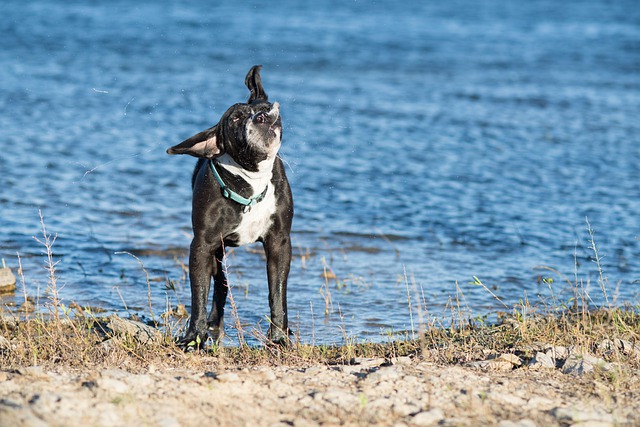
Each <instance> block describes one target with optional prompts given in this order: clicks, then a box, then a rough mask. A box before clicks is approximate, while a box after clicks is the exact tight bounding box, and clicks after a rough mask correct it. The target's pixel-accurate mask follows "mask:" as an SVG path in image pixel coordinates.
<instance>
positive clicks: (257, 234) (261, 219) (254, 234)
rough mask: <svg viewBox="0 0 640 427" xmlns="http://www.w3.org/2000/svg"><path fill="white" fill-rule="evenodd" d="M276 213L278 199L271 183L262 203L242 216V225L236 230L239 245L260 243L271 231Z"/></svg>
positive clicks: (252, 207)
mask: <svg viewBox="0 0 640 427" xmlns="http://www.w3.org/2000/svg"><path fill="white" fill-rule="evenodd" d="M275 212H276V197H275V191H274V187H273V185H272V184H271V183H269V186H268V187H267V194H266V195H265V197H264V199H262V201H261V202H259V203H257V204H255V205H253V206H251V209H250V210H249V211H248V212H244V213H243V214H242V219H241V220H240V224H239V225H238V227H237V228H236V229H235V230H234V233H235V234H236V235H237V236H238V239H237V244H238V246H240V245H246V244H249V243H253V242H256V241H258V240H259V239H260V238H261V237H264V235H265V234H266V233H267V231H268V230H269V227H271V223H272V221H273V219H272V216H273V214H274V213H275Z"/></svg>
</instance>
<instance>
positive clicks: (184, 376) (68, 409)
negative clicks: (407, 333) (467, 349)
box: [0, 357, 640, 427]
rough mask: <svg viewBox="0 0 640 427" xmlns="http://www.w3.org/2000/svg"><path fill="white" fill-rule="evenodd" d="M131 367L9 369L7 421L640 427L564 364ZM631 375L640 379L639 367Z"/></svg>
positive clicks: (402, 361) (626, 407)
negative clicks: (505, 367) (507, 367)
mask: <svg viewBox="0 0 640 427" xmlns="http://www.w3.org/2000/svg"><path fill="white" fill-rule="evenodd" d="M212 366H215V364H214V363H212ZM121 368H122V369H106V370H98V371H86V370H85V371H73V370H69V368H64V369H61V370H59V371H58V370H55V369H52V370H45V369H43V368H41V367H29V368H24V369H18V370H17V371H10V372H8V371H0V425H1V426H2V427H4V426H7V427H9V426H125V425H136V426H165V427H169V426H195V425H203V424H207V425H221V426H245V425H246V426H314V425H326V426H332V425H362V426H364V425H380V426H383V425H384V426H387V425H396V426H404V425H410V426H413V425H416V426H431V425H434V426H435V425H441V426H480V425H498V426H502V427H508V426H521V427H530V426H569V425H573V426H581V427H595V426H618V425H640V399H635V401H634V399H633V398H631V399H620V398H617V397H614V396H615V395H616V393H615V390H612V388H611V382H610V381H600V380H599V379H598V378H597V376H594V375H591V374H590V375H580V376H575V375H567V374H563V373H562V372H561V371H559V370H557V369H555V370H554V369H544V370H533V369H529V368H527V367H521V368H518V369H513V370H507V371H500V370H486V369H482V368H479V367H469V366H458V365H439V364H434V363H432V362H428V361H425V360H423V359H421V358H408V357H405V358H398V359H394V360H391V361H389V360H385V359H356V360H355V361H354V363H353V364H350V365H337V366H325V365H318V366H312V367H306V368H302V367H286V366H278V367H251V368H234V367H229V368H220V367H218V368H215V369H212V370H211V371H207V370H176V369H171V370H169V369H158V368H155V367H154V366H150V367H148V368H145V370H143V371H141V372H139V373H130V372H128V370H127V367H126V366H122V367H121ZM629 375H632V376H633V378H634V379H635V384H638V382H639V381H637V380H638V379H639V377H638V375H637V373H636V374H629Z"/></svg>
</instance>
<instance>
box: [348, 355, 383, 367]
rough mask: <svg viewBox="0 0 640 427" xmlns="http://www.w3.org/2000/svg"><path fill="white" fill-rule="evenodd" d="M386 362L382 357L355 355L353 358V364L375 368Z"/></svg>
mask: <svg viewBox="0 0 640 427" xmlns="http://www.w3.org/2000/svg"><path fill="white" fill-rule="evenodd" d="M384 363H385V360H384V358H382V357H354V358H353V359H351V364H352V365H360V366H361V367H363V368H373V367H376V366H380V365H383V364H384Z"/></svg>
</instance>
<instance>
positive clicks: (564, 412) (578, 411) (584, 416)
mask: <svg viewBox="0 0 640 427" xmlns="http://www.w3.org/2000/svg"><path fill="white" fill-rule="evenodd" d="M551 415H553V416H554V417H555V418H556V419H557V420H558V422H560V423H562V424H570V425H572V426H577V425H580V426H583V427H586V426H589V427H591V426H593V427H596V426H598V427H604V426H613V425H614V423H615V422H616V420H615V417H614V416H613V415H612V414H609V413H606V412H601V411H597V410H592V409H587V408H575V407H573V408H554V409H553V410H552V411H551ZM618 422H620V420H618Z"/></svg>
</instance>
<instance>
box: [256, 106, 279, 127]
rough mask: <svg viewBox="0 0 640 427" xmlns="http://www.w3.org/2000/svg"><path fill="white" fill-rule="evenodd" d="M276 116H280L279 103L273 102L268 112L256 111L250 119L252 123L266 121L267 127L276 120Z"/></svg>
mask: <svg viewBox="0 0 640 427" xmlns="http://www.w3.org/2000/svg"><path fill="white" fill-rule="evenodd" d="M278 117H280V104H278V103H277V102H274V103H273V105H272V106H271V110H269V112H266V111H261V112H259V113H256V114H255V115H254V116H253V117H252V118H251V120H253V122H254V123H268V124H269V127H272V126H273V125H274V124H276V122H277V121H278Z"/></svg>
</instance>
